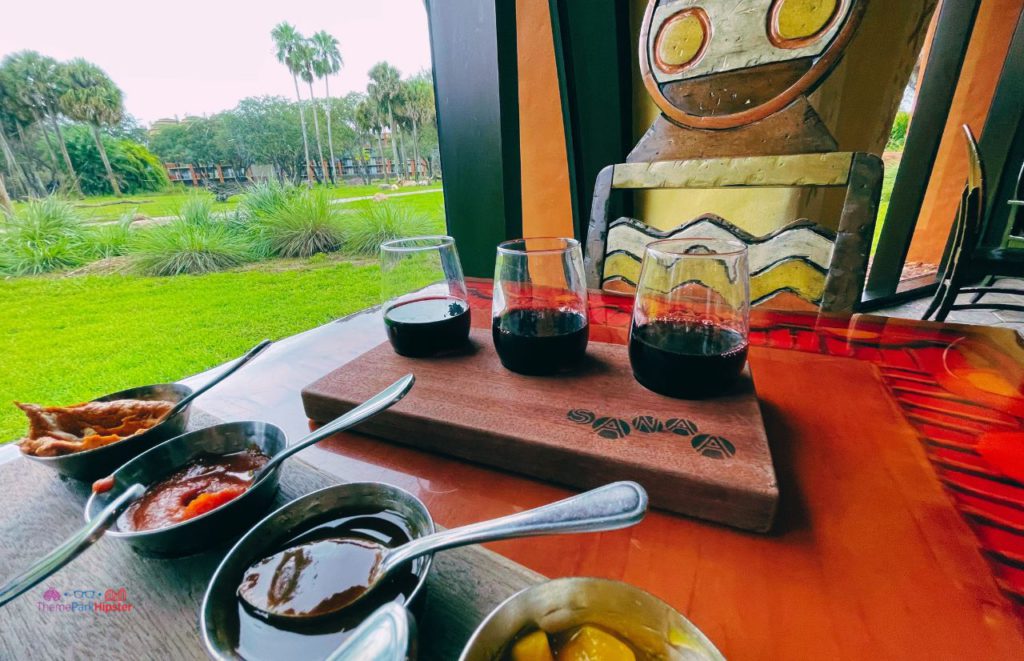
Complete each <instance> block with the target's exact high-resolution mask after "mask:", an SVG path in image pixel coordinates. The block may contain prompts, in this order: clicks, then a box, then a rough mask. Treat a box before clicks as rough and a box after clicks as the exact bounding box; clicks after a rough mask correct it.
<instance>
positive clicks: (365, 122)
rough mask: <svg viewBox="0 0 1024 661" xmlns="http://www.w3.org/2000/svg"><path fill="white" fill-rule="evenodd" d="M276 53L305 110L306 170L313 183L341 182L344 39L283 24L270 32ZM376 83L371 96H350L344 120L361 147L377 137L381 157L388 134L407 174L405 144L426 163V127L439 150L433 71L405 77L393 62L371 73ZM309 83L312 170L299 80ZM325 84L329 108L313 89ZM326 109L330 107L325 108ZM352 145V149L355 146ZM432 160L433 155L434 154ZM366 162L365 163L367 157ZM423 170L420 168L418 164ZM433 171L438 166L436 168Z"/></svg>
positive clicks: (301, 122)
mask: <svg viewBox="0 0 1024 661" xmlns="http://www.w3.org/2000/svg"><path fill="white" fill-rule="evenodd" d="M270 37H271V39H273V42H274V47H275V49H276V54H277V61H278V62H280V63H281V64H283V65H284V66H285V67H286V68H287V69H288V72H289V73H291V75H292V82H293V83H294V85H295V99H296V102H297V103H298V108H299V127H300V129H301V131H302V146H303V153H304V156H305V161H304V162H305V163H306V167H307V168H309V179H310V180H312V179H313V177H314V176H316V177H318V178H320V179H321V180H323V179H324V178H325V177H330V178H331V180H337V179H338V173H337V169H336V168H337V159H336V158H335V152H334V139H333V134H332V130H331V127H332V125H333V123H334V118H333V115H334V113H335V106H334V104H333V103H332V99H331V87H330V80H331V76H333V75H335V74H337V73H338V72H339V71H341V67H342V66H344V60H343V59H342V57H341V52H340V51H339V49H338V40H337V39H336V38H335V37H334V36H332V35H331V34H329V33H328V32H325V31H323V30H321V31H320V32H317V33H316V34H314V35H313V36H311V37H308V38H307V37H305V36H303V35H302V33H300V32H299V31H298V30H297V29H296V28H295V26H293V25H291V24H290V23H286V22H282V23H278V24H277V25H276V26H274V29H273V30H271V32H270ZM368 75H369V78H370V82H369V84H368V85H367V87H366V93H365V94H363V95H357V96H355V97H353V96H352V95H349V97H346V98H347V99H348V101H347V103H346V104H345V105H343V106H342V110H343V111H344V110H349V111H350V112H349V113H348V114H347V115H346V116H345V117H344V118H342V121H344V122H345V123H346V125H347V128H349V129H350V134H351V136H352V137H355V138H356V139H357V143H358V142H359V141H360V139H362V140H363V141H365V140H366V139H368V138H375V139H376V143H377V148H378V155H379V157H380V158H381V159H383V158H384V145H383V137H384V131H385V130H387V132H388V137H389V141H390V143H391V155H392V163H394V164H395V165H397V166H398V167H399V170H400V171H401V172H403V173H404V172H406V163H407V160H408V158H407V156H408V152H407V151H406V146H405V140H406V138H407V135H406V134H411V135H408V138H410V142H411V145H410V148H411V151H412V156H413V159H414V162H415V163H417V164H418V163H420V162H421V161H420V157H421V154H420V147H421V145H420V137H421V133H423V132H424V128H427V129H428V137H429V135H430V133H429V130H430V129H433V136H434V140H433V142H428V145H433V146H435V147H436V134H437V128H436V125H435V122H434V120H435V110H434V86H433V83H432V81H431V78H430V75H429V73H425V74H420V75H418V76H413V77H411V78H407V79H403V78H402V76H401V73H400V72H399V71H398V69H396V68H395V67H394V66H392V65H391V64H389V63H387V62H378V63H377V64H375V65H373V67H372V68H371V69H370V71H369V74H368ZM300 79H301V80H302V81H303V82H304V83H306V85H307V87H308V88H309V103H310V110H311V111H312V115H313V135H314V138H315V142H316V150H317V157H318V158H317V159H316V161H315V164H316V166H315V167H311V164H312V163H313V161H311V160H310V151H309V132H308V129H307V126H306V115H305V106H304V104H303V99H302V93H301V92H300V89H299V80H300ZM314 79H316V80H322V81H323V83H324V101H325V104H318V103H317V99H316V93H315V91H314V88H313V81H314ZM321 105H324V107H321ZM321 112H322V113H323V114H324V116H325V119H326V122H325V123H326V125H327V145H328V154H329V156H330V168H329V172H324V171H323V163H324V150H323V144H322V142H321V135H320V114H321ZM349 146H351V145H349ZM367 147H368V145H365V144H363V145H360V144H356V145H355V149H354V150H353V151H357V152H359V153H360V154H362V153H364V152H365V151H367ZM430 156H431V159H430V160H431V161H432V160H433V158H432V156H433V154H432V153H431V154H430ZM359 160H360V162H364V161H363V158H362V156H360V157H359ZM417 167H418V166H417ZM431 169H433V168H432V165H431Z"/></svg>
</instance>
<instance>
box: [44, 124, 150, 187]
mask: <svg viewBox="0 0 1024 661" xmlns="http://www.w3.org/2000/svg"><path fill="white" fill-rule="evenodd" d="M64 135H65V137H66V138H67V140H66V143H67V148H68V154H69V155H70V156H71V162H72V163H74V164H75V170H76V172H77V173H78V176H79V179H80V181H81V184H82V192H84V193H85V194H86V195H109V194H111V193H112V192H113V191H112V190H111V188H110V181H109V180H108V179H107V171H106V169H105V168H104V167H103V161H102V160H101V159H100V152H99V150H98V149H96V143H95V142H94V141H93V137H92V132H91V130H90V129H89V127H87V126H84V125H73V126H69V127H67V129H65V132H64ZM101 139H102V140H103V146H104V148H105V149H106V150H107V157H108V158H109V159H110V167H111V168H112V169H113V170H114V176H116V177H117V179H118V183H119V184H120V186H121V192H123V193H124V194H125V195H131V194H133V193H140V192H144V191H158V190H163V189H164V188H166V187H167V186H168V185H169V184H170V181H169V180H168V178H167V171H166V170H164V166H163V163H161V162H160V159H159V158H157V157H156V156H155V155H154V154H153V152H151V151H149V150H148V149H146V147H145V145H141V144H139V143H138V142H135V141H134V140H130V139H128V138H114V137H111V136H109V135H103V136H102V137H101Z"/></svg>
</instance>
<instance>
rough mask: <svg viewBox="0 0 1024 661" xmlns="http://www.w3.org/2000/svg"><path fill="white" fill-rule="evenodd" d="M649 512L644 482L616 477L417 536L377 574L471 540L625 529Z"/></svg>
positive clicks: (391, 554)
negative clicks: (539, 504) (589, 487)
mask: <svg viewBox="0 0 1024 661" xmlns="http://www.w3.org/2000/svg"><path fill="white" fill-rule="evenodd" d="M646 512H647V492H646V491H644V488H643V487H642V486H640V485H639V484H637V483H636V482H614V483H612V484H607V485H605V486H603V487H599V488H597V489H593V490H591V491H587V492H584V493H581V494H580V495H578V496H573V497H572V498H566V499H565V500H560V501H558V502H557V503H551V504H550V505H545V506H543V507H538V508H536V509H532V510H526V511H525V512H519V513H518V514H511V515H509V516H504V517H501V518H500V519H493V520H491V521H482V522H480V523H474V524H471V525H468V526H462V527H461V528H452V529H451V530H445V531H443V532H439V533H434V534H433V535H428V536H426V537H421V538H419V539H416V540H413V541H411V542H409V543H407V544H403V545H402V546H400V547H398V548H396V549H394V550H393V551H389V552H388V553H387V555H385V557H384V559H383V560H382V561H381V563H380V565H379V567H378V570H377V573H378V575H379V576H381V577H382V576H384V575H386V574H388V573H389V572H390V571H391V570H392V569H394V568H395V567H397V566H399V565H401V564H402V563H405V562H408V561H409V560H412V559H413V558H416V557H419V556H421V555H424V554H427V553H431V552H434V551H441V550H443V549H450V548H453V547H456V546H465V545H467V544H479V543H481V542H493V541H497V540H499V539H510V538H513V537H529V536H533V535H553V534H557V533H568V532H597V531H599V530H616V529H618V528H625V527H626V526H631V525H633V524H634V523H637V522H639V521H640V520H641V519H643V518H644V514H645V513H646Z"/></svg>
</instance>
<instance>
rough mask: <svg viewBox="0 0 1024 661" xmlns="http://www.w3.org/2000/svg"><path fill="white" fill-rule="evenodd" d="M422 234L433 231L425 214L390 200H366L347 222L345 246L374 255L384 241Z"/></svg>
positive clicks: (351, 250)
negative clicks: (368, 201)
mask: <svg viewBox="0 0 1024 661" xmlns="http://www.w3.org/2000/svg"><path fill="white" fill-rule="evenodd" d="M426 234H436V227H435V223H433V222H432V221H431V220H430V218H429V217H428V216H426V215H424V214H422V213H418V212H416V211H414V210H412V209H410V208H408V207H405V206H397V205H395V204H393V203H391V202H370V203H368V204H367V205H366V206H365V207H363V208H362V209H360V210H359V211H358V212H357V213H356V214H355V216H354V217H353V218H352V220H351V222H350V224H349V225H348V227H347V229H346V246H347V248H348V250H349V251H350V252H353V253H356V254H359V255H376V254H377V253H378V252H380V244H382V243H384V242H385V241H390V240H392V239H401V238H403V237H409V236H422V235H426Z"/></svg>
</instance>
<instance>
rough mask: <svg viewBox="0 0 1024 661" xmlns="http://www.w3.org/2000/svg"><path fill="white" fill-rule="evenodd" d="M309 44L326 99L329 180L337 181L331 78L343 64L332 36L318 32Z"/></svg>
mask: <svg viewBox="0 0 1024 661" xmlns="http://www.w3.org/2000/svg"><path fill="white" fill-rule="evenodd" d="M309 42H310V43H311V44H312V46H313V49H314V51H315V53H316V57H315V59H314V60H313V72H314V73H315V74H316V75H317V78H323V79H324V96H325V97H326V98H327V149H328V150H329V151H330V154H331V180H332V181H337V180H338V166H337V164H336V163H335V160H334V137H333V136H332V135H331V106H332V104H331V76H333V75H334V74H336V73H338V72H339V71H341V66H342V65H343V64H344V63H345V62H344V61H343V60H342V59H341V51H339V50H338V40H337V39H335V38H334V36H333V35H331V34H329V33H327V32H325V31H324V30H320V31H319V32H317V33H316V34H314V35H313V36H312V37H310V39H309Z"/></svg>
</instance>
